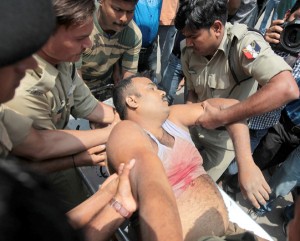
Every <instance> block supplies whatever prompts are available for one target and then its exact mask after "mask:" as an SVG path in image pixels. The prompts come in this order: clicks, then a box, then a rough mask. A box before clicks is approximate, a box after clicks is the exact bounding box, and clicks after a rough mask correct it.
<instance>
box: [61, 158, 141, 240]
mask: <svg viewBox="0 0 300 241" xmlns="http://www.w3.org/2000/svg"><path fill="white" fill-rule="evenodd" d="M134 163H135V162H134V160H131V161H130V162H129V163H128V164H127V165H125V166H124V165H123V164H121V165H120V167H119V171H118V174H119V177H118V176H117V175H116V174H114V175H112V176H110V177H109V178H108V179H107V180H106V181H105V182H104V183H103V184H102V186H101V188H100V189H99V190H98V191H97V192H96V193H95V194H94V195H93V196H91V197H90V198H89V199H87V200H86V201H84V202H83V203H81V204H80V205H78V206H77V207H75V208H74V209H72V210H71V211H69V212H68V213H67V215H68V217H69V219H70V221H71V224H72V225H73V226H74V227H75V228H84V231H85V235H86V240H89V241H100V240H108V239H109V238H110V237H111V236H112V235H113V233H114V232H115V231H116V230H117V228H118V227H119V226H120V225H121V224H122V223H123V222H124V220H125V218H124V217H123V216H122V215H120V213H119V212H116V210H115V209H114V208H113V207H112V206H111V205H110V204H109V202H110V200H111V199H112V198H113V197H114V198H115V199H116V200H117V201H118V202H119V203H121V205H122V206H123V207H124V208H126V210H127V211H128V212H129V213H132V212H134V211H135V210H136V208H137V206H136V202H135V200H134V199H133V196H132V193H131V188H130V182H129V171H130V170H131V169H132V168H133V166H134Z"/></svg>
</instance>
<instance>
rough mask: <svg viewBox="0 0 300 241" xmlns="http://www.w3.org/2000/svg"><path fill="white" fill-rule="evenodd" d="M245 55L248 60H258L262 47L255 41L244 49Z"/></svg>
mask: <svg viewBox="0 0 300 241" xmlns="http://www.w3.org/2000/svg"><path fill="white" fill-rule="evenodd" d="M243 53H244V55H245V57H246V58H247V59H256V57H257V56H258V55H259V53H260V46H259V45H258V43H256V41H255V40H253V41H252V43H250V44H249V45H248V46H247V47H246V48H243Z"/></svg>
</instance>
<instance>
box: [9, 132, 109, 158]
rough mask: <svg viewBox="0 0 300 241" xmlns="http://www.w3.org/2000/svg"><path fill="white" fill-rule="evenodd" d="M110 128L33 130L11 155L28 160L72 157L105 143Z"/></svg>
mask: <svg viewBox="0 0 300 241" xmlns="http://www.w3.org/2000/svg"><path fill="white" fill-rule="evenodd" d="M111 129H112V128H111V127H110V126H109V127H105V128H101V129H95V130H85V131H78V130H35V129H32V130H31V132H30V134H29V135H28V137H27V138H26V140H25V141H24V142H23V143H21V144H20V145H18V146H16V147H14V148H13V153H14V154H15V155H18V156H23V157H26V158H27V159H30V160H36V161H40V160H47V159H52V158H58V157H62V156H68V155H72V154H75V153H78V152H81V151H84V150H87V149H89V148H91V147H93V146H96V145H100V144H104V143H106V141H107V139H108V136H109V134H110V132H111Z"/></svg>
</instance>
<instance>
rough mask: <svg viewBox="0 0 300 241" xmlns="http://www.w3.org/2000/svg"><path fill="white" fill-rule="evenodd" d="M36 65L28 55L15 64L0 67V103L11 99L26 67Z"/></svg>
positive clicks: (34, 66)
mask: <svg viewBox="0 0 300 241" xmlns="http://www.w3.org/2000/svg"><path fill="white" fill-rule="evenodd" d="M36 67H37V62H36V61H35V59H34V58H33V57H32V56H30V57H28V58H26V59H23V60H21V61H19V62H17V63H15V64H12V65H8V66H5V67H0V103H1V104H2V103H4V102H7V101H9V100H11V99H12V98H13V97H14V95H15V89H16V88H17V87H18V86H19V84H20V81H21V79H22V78H23V77H24V76H25V71H26V70H27V69H34V68H36Z"/></svg>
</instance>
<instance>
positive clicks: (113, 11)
mask: <svg viewBox="0 0 300 241" xmlns="http://www.w3.org/2000/svg"><path fill="white" fill-rule="evenodd" d="M134 9H135V3H134V2H130V1H128V2H127V1H123V0H101V1H100V8H99V11H100V17H99V21H100V22H99V24H100V26H101V28H102V29H103V30H104V31H105V32H108V33H109V32H119V31H122V30H123V29H124V28H125V27H126V26H127V25H128V24H129V22H130V21H131V20H132V18H133V14H134Z"/></svg>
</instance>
